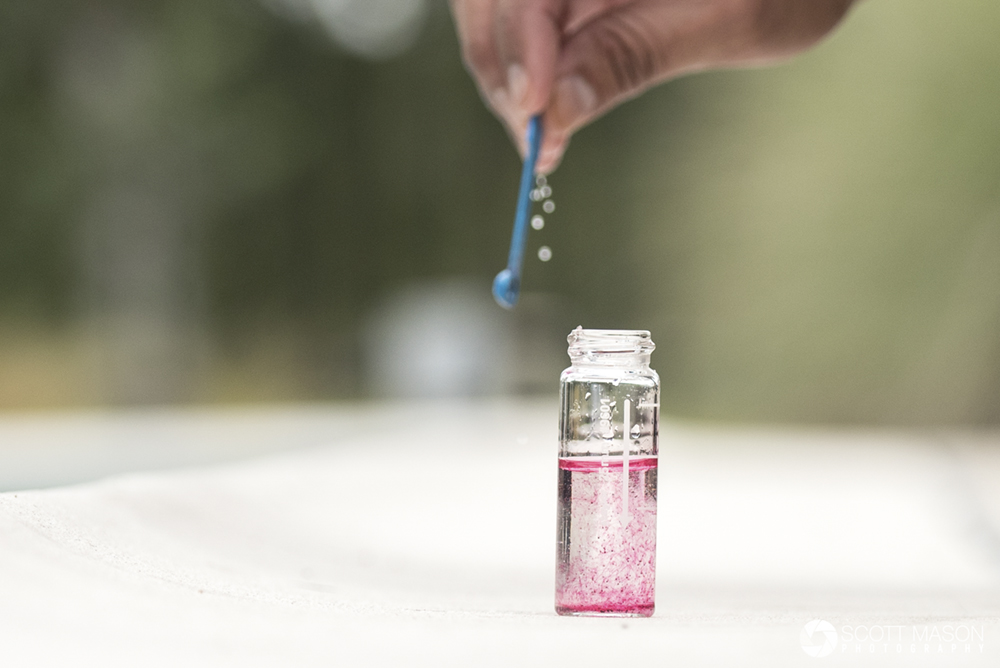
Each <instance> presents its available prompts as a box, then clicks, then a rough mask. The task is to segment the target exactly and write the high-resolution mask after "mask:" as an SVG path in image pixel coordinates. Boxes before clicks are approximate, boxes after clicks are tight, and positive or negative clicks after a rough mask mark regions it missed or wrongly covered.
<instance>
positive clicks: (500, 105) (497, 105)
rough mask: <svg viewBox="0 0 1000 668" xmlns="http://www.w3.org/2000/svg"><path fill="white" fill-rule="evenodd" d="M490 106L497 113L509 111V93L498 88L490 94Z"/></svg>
mask: <svg viewBox="0 0 1000 668" xmlns="http://www.w3.org/2000/svg"><path fill="white" fill-rule="evenodd" d="M490 104H491V105H493V108H494V109H496V110H497V111H505V110H506V109H507V91H506V90H504V89H503V88H497V89H496V90H494V91H493V92H492V93H490Z"/></svg>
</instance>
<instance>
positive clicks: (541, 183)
mask: <svg viewBox="0 0 1000 668" xmlns="http://www.w3.org/2000/svg"><path fill="white" fill-rule="evenodd" d="M546 183H548V180H547V179H546V178H545V177H544V176H543V175H541V174H539V175H538V176H536V177H535V185H537V186H538V187H539V188H541V187H542V186H544V185H545V184H546Z"/></svg>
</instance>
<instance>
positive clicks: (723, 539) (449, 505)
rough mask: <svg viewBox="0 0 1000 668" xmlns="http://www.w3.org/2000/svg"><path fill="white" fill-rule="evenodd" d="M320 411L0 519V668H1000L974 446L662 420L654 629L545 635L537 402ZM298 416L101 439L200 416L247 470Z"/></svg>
mask: <svg viewBox="0 0 1000 668" xmlns="http://www.w3.org/2000/svg"><path fill="white" fill-rule="evenodd" d="M320 412H321V411H319V409H313V410H312V412H310V413H309V414H311V415H312V416H313V418H312V419H313V420H314V421H313V422H312V423H311V424H313V426H314V428H316V429H330V428H331V425H333V424H334V423H339V424H342V425H348V424H350V425H354V426H355V427H357V428H356V429H349V428H347V427H346V426H345V427H344V431H343V434H342V435H337V434H332V435H331V434H327V435H326V436H328V437H329V438H328V439H327V440H328V441H329V445H327V446H323V447H316V448H312V449H308V450H301V451H296V452H288V453H284V454H279V455H272V456H269V457H266V458H259V459H257V460H253V461H249V462H244V463H236V464H233V463H230V464H226V465H216V466H213V467H202V468H195V469H190V470H181V471H171V472H157V473H141V474H131V475H125V476H121V477H117V478H110V479H107V480H104V481H102V482H96V483H88V484H82V485H78V486H75V487H67V488H60V489H52V490H45V491H33V492H23V491H22V492H11V493H8V494H3V495H0V665H2V666H4V668H7V667H8V666H32V667H34V666H86V665H94V666H160V665H163V666H180V665H184V666H312V665H317V666H320V665H321V666H340V665H350V666H353V665H387V666H395V665H427V666H450V665H456V666H458V665H462V666H465V665H496V666H522V665H539V666H549V665H566V666H578V665H580V666H590V665H594V666H596V665H609V666H610V665H639V663H638V662H640V661H641V662H642V665H648V666H695V665H720V666H735V665H753V666H786V665H787V666H810V665H813V662H815V661H818V660H820V659H815V658H811V657H809V656H807V655H806V654H805V653H804V652H803V650H802V648H801V644H800V635H799V634H800V631H801V629H802V627H803V625H804V624H805V623H806V622H808V621H810V620H812V619H815V618H820V619H826V620H828V621H830V622H831V623H832V624H833V625H834V626H835V627H836V628H837V629H840V630H843V629H844V627H845V626H847V627H850V628H852V629H856V627H859V626H862V627H865V628H866V629H867V628H870V627H873V626H878V627H880V628H884V627H886V626H902V627H903V631H902V632H903V633H904V634H906V635H904V638H907V639H908V638H909V636H910V634H911V632H912V629H913V628H916V629H917V630H918V631H920V630H921V629H923V628H924V627H929V628H932V629H933V628H935V627H936V628H938V629H939V630H943V629H944V627H946V626H948V627H955V626H959V625H966V626H975V627H977V628H981V629H983V631H984V641H983V642H982V643H976V646H973V647H972V648H971V651H970V652H969V653H966V652H965V649H964V646H963V645H958V646H957V649H955V650H953V648H952V647H951V645H950V644H948V643H944V644H942V646H941V651H940V652H938V647H937V644H936V643H934V644H931V645H929V646H928V648H927V649H928V651H927V652H926V653H925V652H924V647H923V646H917V645H913V647H914V648H915V651H914V652H912V653H911V644H912V643H905V646H904V645H901V648H902V651H901V652H900V653H896V648H895V647H892V648H889V647H888V646H886V648H885V649H884V650H883V648H882V647H881V646H879V647H876V646H874V645H872V647H874V652H872V651H871V650H870V647H869V645H871V643H867V642H866V643H861V644H858V643H845V642H844V641H843V640H841V641H840V642H839V644H838V646H837V648H836V650H835V652H834V654H833V655H832V656H830V657H828V658H825V659H822V661H825V662H828V664H829V665H858V664H859V663H860V664H863V665H879V666H881V665H921V666H924V665H963V666H964V665H970V666H972V665H975V666H995V665H1000V618H998V616H1000V549H998V546H1000V541H998V539H997V536H998V532H997V526H998V523H997V520H998V518H1000V512H998V511H1000V502H998V499H1000V496H998V494H1000V454H998V453H1000V449H998V448H997V446H998V444H1000V441H998V440H997V439H995V438H992V437H989V436H982V435H979V436H975V437H974V436H969V435H964V436H963V435H956V434H949V435H936V436H930V435H900V434H872V433H868V434H865V433H840V434H836V433H829V432H808V431H801V432H794V431H770V432H768V431H738V430H709V429H703V428H693V427H679V426H676V425H669V424H665V425H663V426H662V427H661V462H660V500H659V504H660V523H659V532H660V537H659V538H660V551H659V554H658V590H657V614H656V616H655V617H654V618H652V619H649V620H614V619H570V618H559V617H556V616H555V615H554V614H553V612H552V586H553V562H554V540H555V527H554V519H555V437H556V434H555V419H556V405H555V402H541V403H536V404H494V405H476V404H438V405H423V406H421V405H407V406H395V407H382V408H379V407H368V408H363V409H356V410H353V411H351V412H350V414H344V413H343V412H341V413H337V416H336V417H330V418H329V420H326V421H324V419H323V418H322V417H321V416H319V415H318V414H319V413H320ZM295 414H296V412H295V411H294V410H291V411H288V412H285V413H282V412H281V411H276V412H275V411H272V412H270V413H267V412H265V413H262V414H261V415H264V416H265V417H261V415H255V414H254V413H250V412H247V413H240V412H222V413H219V414H217V415H215V416H214V417H213V416H212V415H211V414H205V413H197V414H194V415H195V417H194V418H192V414H190V413H184V412H177V413H162V414H160V416H159V418H158V420H154V421H153V422H149V423H147V431H145V432H144V431H141V430H140V431H135V430H131V431H130V430H127V429H126V430H124V431H122V432H121V433H122V434H127V435H128V438H129V439H135V440H136V441H147V442H158V443H161V444H163V443H165V442H166V441H169V434H170V433H174V434H190V433H191V432H190V424H191V421H192V419H194V421H195V422H197V423H198V424H200V425H201V429H202V431H201V432H199V433H202V434H209V433H214V434H216V439H217V440H218V441H219V442H233V439H236V440H238V439H237V438H236V435H239V434H243V437H244V438H247V439H248V440H249V441H251V442H255V443H257V445H255V446H253V448H257V449H258V451H259V449H260V448H261V447H264V446H262V445H261V443H263V442H265V441H267V439H266V438H263V437H262V436H261V435H262V434H267V433H276V431H275V430H277V431H278V432H280V430H281V429H289V430H291V431H290V433H292V434H293V435H294V437H295V439H297V440H299V441H301V442H310V437H309V436H308V433H310V429H309V428H308V424H310V423H308V422H301V421H299V422H297V421H296V420H295V419H293V418H292V417H290V416H293V415H295ZM299 415H300V417H301V415H302V414H301V413H300V414H299ZM266 416H269V417H266ZM108 419H109V420H111V423H112V424H113V423H114V419H112V418H108ZM123 419H124V420H125V421H126V422H127V421H128V419H129V418H123ZM56 421H58V420H56ZM199 421H200V422H199ZM269 421H270V422H269ZM9 422H10V420H9V419H8V420H6V422H5V421H0V434H3V433H12V432H10V431H8V432H4V428H5V426H4V425H5V424H6V425H7V427H9ZM268 424H270V425H271V426H270V427H268V426H267V425H268ZM295 424H298V426H297V427H296V426H294V425H295ZM185 425H187V426H185ZM43 427H44V425H40V426H38V429H39V430H40V431H38V433H39V434H41V433H43V432H45V429H44V428H43ZM168 427H169V428H168ZM171 429H173V430H174V431H171ZM296 429H297V430H298V431H296ZM158 430H159V431H158ZM186 430H187V431H186ZM269 430H270V431H269ZM29 432H30V429H29V430H28V431H24V429H23V425H22V431H21V432H19V433H20V434H21V436H22V438H24V439H27V440H26V441H24V442H27V441H30V440H31V438H30V433H29ZM78 435H79V439H80V440H81V442H84V441H86V440H87V438H90V437H91V436H92V434H90V435H89V436H88V432H87V430H86V429H81V430H80V431H79V434H78ZM254 435H256V436H254ZM315 437H316V433H315V432H314V433H313V437H312V439H315ZM254 438H256V439H257V440H256V441H254ZM67 439H68V441H72V440H73V438H72V435H67ZM164 439H166V441H165V440H164ZM42 440H44V439H42ZM210 440H211V439H210ZM126 445H128V443H123V444H122V447H125V446H126ZM253 448H250V450H251V451H253ZM0 457H2V449H0ZM0 461H2V460H0ZM155 465H157V466H161V465H164V462H163V461H162V460H158V461H157V462H155ZM979 645H981V647H980V646H979ZM859 648H860V649H861V652H860V653H858V652H857V651H856V650H857V649H859ZM824 665H825V664H824Z"/></svg>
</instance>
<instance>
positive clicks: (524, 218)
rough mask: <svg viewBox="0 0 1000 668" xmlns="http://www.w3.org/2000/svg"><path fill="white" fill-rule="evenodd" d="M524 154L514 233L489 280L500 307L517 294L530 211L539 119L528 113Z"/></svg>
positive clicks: (539, 140) (514, 299) (507, 305)
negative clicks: (498, 268) (501, 262)
mask: <svg viewBox="0 0 1000 668" xmlns="http://www.w3.org/2000/svg"><path fill="white" fill-rule="evenodd" d="M526 140H527V143H528V155H527V156H526V157H525V158H524V167H523V168H522V169H521V190H520V191H519V192H518V194H517V212H516V213H515V214H514V233H513V234H512V235H511V237H510V254H509V255H508V256H507V268H506V269H504V270H503V271H501V272H500V273H499V274H497V277H496V278H495V279H493V298H494V299H496V300H497V304H500V306H503V307H504V308H514V304H516V303H517V298H518V297H519V296H520V295H521V266H522V265H523V264H524V244H525V243H526V242H527V240H528V214H530V213H531V186H532V181H533V180H534V178H535V162H536V161H537V160H538V149H539V147H540V146H541V145H542V119H541V117H540V116H532V117H531V120H530V121H528V132H527V137H526Z"/></svg>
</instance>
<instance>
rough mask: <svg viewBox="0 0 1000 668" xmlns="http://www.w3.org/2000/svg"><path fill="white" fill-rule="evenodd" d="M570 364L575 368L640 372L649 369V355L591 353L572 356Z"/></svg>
mask: <svg viewBox="0 0 1000 668" xmlns="http://www.w3.org/2000/svg"><path fill="white" fill-rule="evenodd" d="M570 362H571V363H572V365H573V366H575V367H603V368H608V369H622V370H626V369H634V370H636V371H640V370H643V369H648V368H649V353H607V352H601V351H589V352H584V353H580V354H576V355H570Z"/></svg>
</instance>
